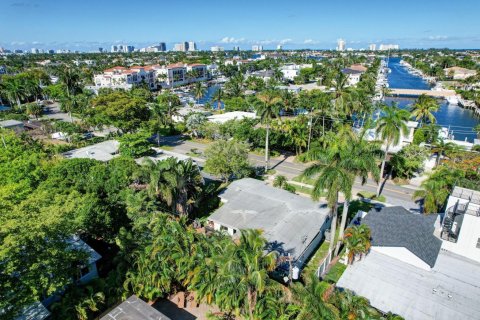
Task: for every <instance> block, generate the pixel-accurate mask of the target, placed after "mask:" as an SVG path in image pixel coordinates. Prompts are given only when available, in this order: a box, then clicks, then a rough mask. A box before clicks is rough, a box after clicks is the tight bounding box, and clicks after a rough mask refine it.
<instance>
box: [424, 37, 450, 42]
mask: <svg viewBox="0 0 480 320" xmlns="http://www.w3.org/2000/svg"><path fill="white" fill-rule="evenodd" d="M427 40H431V41H446V40H449V37H448V36H429V37H428V38H427Z"/></svg>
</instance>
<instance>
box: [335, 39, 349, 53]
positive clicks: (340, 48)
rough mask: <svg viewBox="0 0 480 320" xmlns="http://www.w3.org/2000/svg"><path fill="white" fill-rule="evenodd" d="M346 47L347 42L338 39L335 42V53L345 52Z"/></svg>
mask: <svg viewBox="0 0 480 320" xmlns="http://www.w3.org/2000/svg"><path fill="white" fill-rule="evenodd" d="M346 46H347V42H346V41H345V40H343V39H338V40H337V51H345V48H346Z"/></svg>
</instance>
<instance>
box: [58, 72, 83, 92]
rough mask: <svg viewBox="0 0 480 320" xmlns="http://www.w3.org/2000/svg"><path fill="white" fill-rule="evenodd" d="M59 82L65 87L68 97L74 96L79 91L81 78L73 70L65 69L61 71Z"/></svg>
mask: <svg viewBox="0 0 480 320" xmlns="http://www.w3.org/2000/svg"><path fill="white" fill-rule="evenodd" d="M59 80H60V82H61V83H63V84H64V85H65V89H66V90H67V96H71V95H74V94H75V93H76V92H77V91H78V90H79V84H80V76H79V74H78V73H77V72H76V71H75V70H74V69H72V68H63V69H61V70H60V74H59Z"/></svg>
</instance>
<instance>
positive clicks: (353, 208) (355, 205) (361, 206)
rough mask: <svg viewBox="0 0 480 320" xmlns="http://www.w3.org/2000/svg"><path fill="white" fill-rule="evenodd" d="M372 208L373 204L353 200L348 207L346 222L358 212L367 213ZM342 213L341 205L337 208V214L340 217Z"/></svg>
mask: <svg viewBox="0 0 480 320" xmlns="http://www.w3.org/2000/svg"><path fill="white" fill-rule="evenodd" d="M373 207H374V205H373V204H371V203H367V202H364V201H362V200H353V201H351V202H350V204H349V206H348V221H350V220H351V219H353V217H355V215H356V214H357V212H358V211H365V212H368V211H370V210H371V209H372V208H373ZM342 212H343V204H342V205H340V206H339V207H338V214H339V216H340V217H341V216H342Z"/></svg>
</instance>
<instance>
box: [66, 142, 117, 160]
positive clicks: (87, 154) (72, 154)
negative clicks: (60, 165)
mask: <svg viewBox="0 0 480 320" xmlns="http://www.w3.org/2000/svg"><path fill="white" fill-rule="evenodd" d="M119 148H120V142H118V141H117V140H107V141H103V142H100V143H97V144H93V145H91V146H87V147H83V148H79V149H75V150H70V151H67V152H64V153H63V154H62V155H63V156H64V157H65V158H67V159H73V158H87V159H94V160H98V161H110V160H112V159H113V158H115V157H117V156H118V150H119Z"/></svg>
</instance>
